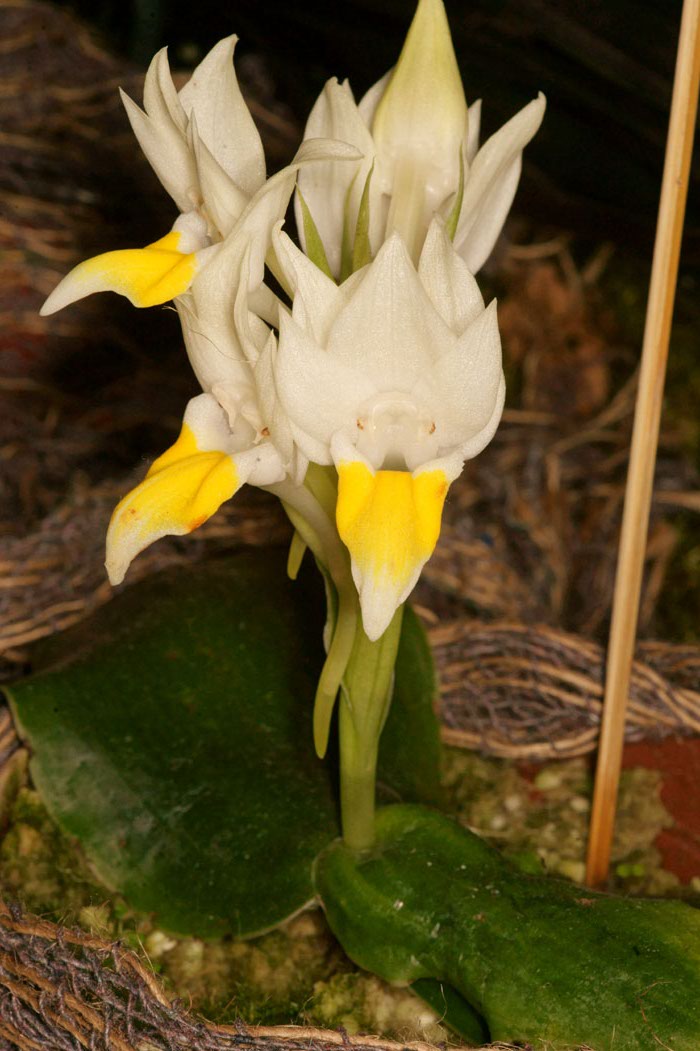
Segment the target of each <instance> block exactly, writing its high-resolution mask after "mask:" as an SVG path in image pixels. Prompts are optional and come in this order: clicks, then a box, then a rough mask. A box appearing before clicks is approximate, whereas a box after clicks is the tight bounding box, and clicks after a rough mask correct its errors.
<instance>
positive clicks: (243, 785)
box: [9, 552, 337, 937]
mask: <svg viewBox="0 0 700 1051" xmlns="http://www.w3.org/2000/svg"><path fill="white" fill-rule="evenodd" d="M317 612H318V604H317V603H316V602H315V601H313V600H312V596H310V595H309V592H308V590H304V589H302V588H298V587H297V588H295V585H293V584H292V583H290V582H288V581H287V580H286V577H285V572H284V558H283V555H282V553H281V552H280V553H279V554H278V553H277V552H274V553H272V554H270V553H269V552H268V553H265V554H264V555H261V554H257V553H256V554H246V555H245V557H242V556H238V557H233V558H229V559H227V560H223V561H217V562H215V563H211V564H209V565H207V566H198V567H197V568H195V569H192V570H189V569H183V570H176V571H168V572H164V573H160V574H158V575H156V576H154V577H151V578H149V579H148V580H146V581H144V582H143V583H141V584H137V585H135V586H134V587H132V588H130V589H128V590H127V591H125V592H123V593H122V594H121V595H118V596H117V597H116V598H115V599H114V600H113V601H112V602H111V603H109V605H107V606H105V607H104V608H103V609H101V610H99V611H98V613H97V614H95V616H94V617H92V618H91V619H90V620H89V621H86V622H84V623H83V624H81V625H79V626H78V627H76V628H75V629H73V630H70V631H67V632H65V633H64V634H62V635H61V636H57V637H55V638H54V639H53V640H51V642H50V643H49V644H46V645H45V646H43V647H42V648H41V650H40V651H39V653H38V654H37V662H38V664H39V666H40V667H41V666H43V667H45V668H46V669H47V670H46V671H42V670H39V671H37V672H36V673H35V674H34V676H33V677H32V678H31V679H29V680H26V681H25V682H23V683H19V684H17V685H15V686H14V687H12V690H11V691H9V692H10V699H11V701H12V706H13V710H14V713H15V716H16V719H17V723H18V726H19V729H20V732H21V734H22V736H24V737H25V738H26V739H27V740H28V742H29V744H30V746H31V749H32V752H33V757H32V760H31V767H30V769H31V774H32V777H33V779H34V782H35V784H36V786H37V788H38V789H39V791H40V793H41V795H42V797H43V799H44V802H45V803H46V805H47V807H48V809H49V811H50V813H51V814H52V816H53V817H54V819H55V820H56V821H57V822H58V823H59V824H60V825H61V827H62V828H63V829H64V830H65V831H66V832H68V833H69V834H72V835H74V836H76V837H77V838H78V840H79V841H80V843H81V845H82V846H83V849H84V850H85V852H86V854H87V856H88V858H89V860H90V861H91V863H92V865H93V867H94V869H95V871H96V873H97V875H98V877H99V878H100V879H101V880H102V881H103V882H104V883H105V884H106V885H107V886H108V887H110V888H112V889H114V890H118V891H119V892H121V893H122V894H123V895H124V896H125V898H126V899H127V901H128V902H129V903H130V904H131V905H132V906H134V907H135V908H137V909H139V910H142V911H145V912H152V913H154V916H155V920H156V922H157V923H158V925H159V926H161V927H162V928H164V929H166V930H170V931H173V932H177V933H190V934H197V935H200V936H204V937H208V936H215V935H220V934H226V933H234V934H239V935H246V934H252V933H254V932H257V931H261V930H264V929H266V928H268V927H271V926H273V925H275V924H277V923H279V922H280V921H281V920H283V919H284V918H285V917H286V916H288V915H289V914H290V913H292V912H294V911H295V910H297V909H299V908H300V907H301V906H303V905H304V904H305V903H306V902H307V901H308V900H309V899H311V898H312V897H313V892H312V889H311V881H310V876H309V869H310V865H311V862H312V860H313V858H314V856H315V855H316V853H317V852H318V850H319V849H320V848H321V847H322V846H324V845H325V844H326V843H327V842H328V841H329V840H330V839H332V838H333V837H334V836H335V835H337V818H336V806H335V801H334V797H333V791H332V786H331V771H330V770H329V769H328V766H327V765H326V766H324V765H323V764H321V763H319V762H318V761H317V760H316V758H315V756H314V754H313V748H312V744H311V718H310V717H311V703H310V702H311V699H312V698H313V693H314V685H315V677H316V675H317V673H318V668H319V666H320V661H321V650H320V636H321V624H320V622H319V619H318V616H317ZM310 624H311V625H313V627H311V628H310ZM314 629H315V630H314Z"/></svg>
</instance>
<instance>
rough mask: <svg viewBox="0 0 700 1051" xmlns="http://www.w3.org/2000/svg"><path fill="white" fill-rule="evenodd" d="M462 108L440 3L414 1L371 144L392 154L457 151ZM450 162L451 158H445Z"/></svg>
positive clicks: (464, 114)
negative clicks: (407, 147)
mask: <svg viewBox="0 0 700 1051" xmlns="http://www.w3.org/2000/svg"><path fill="white" fill-rule="evenodd" d="M466 119H467V102H466V99H465V96H464V88H463V86H462V78H461V76H460V72H459V66H458V65H457V58H456V56H455V52H454V47H453V46H452V37H451V35H450V27H449V24H448V21H447V15H446V13H445V7H444V4H443V3H442V0H419V4H418V7H417V9H416V13H415V15H414V18H413V21H412V23H411V26H410V28H409V30H408V34H407V36H406V40H405V43H404V46H403V50H402V51H401V56H400V58H399V61H398V63H397V65H396V69H395V70H394V73H393V75H392V77H391V79H390V81H389V84H388V86H387V89H386V91H385V92H384V95H383V96H382V98H381V100H380V102H379V105H378V106H377V110H376V113H375V116H374V121H373V128H372V130H373V133H374V137H375V140H377V141H381V142H382V143H383V144H384V145H386V146H387V147H388V148H390V149H391V148H393V149H397V148H400V147H401V146H402V144H410V142H411V140H415V143H416V146H417V147H419V148H422V150H425V149H426V145H428V144H430V147H431V150H432V152H433V153H434V152H435V150H437V151H438V152H439V153H440V154H442V151H443V150H447V151H450V152H451V153H452V154H453V155H454V156H456V155H457V151H458V150H459V148H460V147H461V143H462V140H463V138H464V132H465V126H466ZM450 160H451V161H453V162H454V157H451V158H450Z"/></svg>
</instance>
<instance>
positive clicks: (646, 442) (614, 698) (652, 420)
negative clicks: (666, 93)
mask: <svg viewBox="0 0 700 1051" xmlns="http://www.w3.org/2000/svg"><path fill="white" fill-rule="evenodd" d="M699 80H700V0H685V2H684V4H683V16H682V19H681V28H680V36H679V41H678V56H677V59H676V71H675V76H674V82H673V99H672V101H671V116H670V120H669V129H668V139H667V142H666V157H665V160H664V174H663V182H662V184H661V197H660V201H659V214H658V219H657V226H656V241H655V244H654V257H653V262H652V269H651V280H650V283H649V300H648V303H647V313H646V321H645V328H644V341H643V345H642V360H641V367H640V372H639V389H638V392H637V404H636V408H635V415H634V427H633V432H632V446H631V451H630V462H629V470H628V474H627V488H626V492H625V508H624V513H623V516H622V532H621V536H620V548H619V555H618V563H617V573H616V576H615V593H614V598H613V610H612V621H611V625H610V638H609V642H608V659H607V668H606V678H605V697H604V707H603V719H602V725H601V734H600V744H599V748H598V764H597V768H596V777H595V787H594V793H593V809H592V812H591V824H590V831H589V840H588V863H587V869H586V880H587V882H588V884H589V885H591V886H595V885H596V884H600V883H602V882H603V881H604V880H605V879H606V878H607V875H608V868H609V865H610V849H611V844H612V836H613V829H614V823H615V809H616V805H617V790H618V785H619V781H620V765H621V763H622V746H623V740H624V727H625V711H626V707H627V694H628V691H629V681H630V674H631V669H632V658H633V654H634V643H635V637H636V633H637V617H638V612H639V596H640V591H641V583H642V571H643V567H644V554H645V550H646V541H647V531H648V525H649V508H650V504H651V492H652V485H653V480H654V465H655V462H656V449H657V445H658V439H659V423H660V419H661V404H662V400H663V390H664V378H665V375H666V359H667V357H668V342H669V336H670V331H671V318H672V315H673V302H674V298H675V291H676V278H677V275H678V258H679V255H680V246H681V236H682V233H683V218H684V215H685V201H686V196H687V192H688V173H689V169H690V160H691V154H692V148H693V133H694V131H695V118H696V113H697V104H698V83H699Z"/></svg>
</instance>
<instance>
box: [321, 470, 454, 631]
mask: <svg viewBox="0 0 700 1051" xmlns="http://www.w3.org/2000/svg"><path fill="white" fill-rule="evenodd" d="M337 466H338V504H337V508H336V522H337V526H338V532H339V534H340V537H341V539H342V541H343V543H344V544H345V545H346V547H347V548H348V550H349V552H350V557H351V561H352V573H353V578H354V580H355V585H356V587H357V590H358V594H359V597H360V607H361V609H362V622H363V626H364V629H365V632H366V634H367V636H368V637H369V638H370V639H373V640H374V639H378V638H379V636H380V635H382V634H383V632H384V631H385V630H386V628H387V627H388V625H389V623H390V621H391V618H392V617H393V615H394V612H395V611H396V609H397V608H398V607H399V606H400V605H401V603H402V602H405V600H406V599H407V598H408V595H409V594H410V592H411V591H412V590H413V588H414V586H415V584H416V581H417V580H418V577H419V575H420V571H421V569H422V568H423V566H424V565H425V563H426V562H427V561H428V559H429V558H430V556H431V555H432V553H433V551H434V550H435V545H436V543H437V540H438V537H439V535H440V523H441V519H442V508H443V505H444V502H445V496H446V495H447V490H448V487H449V484H450V481H452V478H453V477H454V472H451V471H447V470H445V469H443V468H441V467H438V466H437V465H435V466H432V467H431V466H430V465H428V468H427V469H423V468H422V469H420V470H418V471H415V472H413V473H411V472H409V471H384V470H379V471H374V470H373V469H372V468H371V467H370V466H369V464H368V463H367V462H366V461H361V460H349V459H348V460H340V462H339V463H338V464H337Z"/></svg>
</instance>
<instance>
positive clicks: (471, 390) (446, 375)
mask: <svg viewBox="0 0 700 1051" xmlns="http://www.w3.org/2000/svg"><path fill="white" fill-rule="evenodd" d="M502 376H503V373H502V368H501V339H500V335H499V332H498V318H497V314H496V302H495V300H494V301H493V302H492V303H490V304H489V306H488V307H487V309H486V310H485V311H483V312H482V313H481V314H480V315H479V317H478V318H477V319H476V320H475V321H473V322H472V323H471V325H470V326H469V327H468V328H467V329H466V331H465V332H464V334H463V335H462V336H461V338H460V340H459V343H458V344H457V346H456V347H455V348H454V349H453V350H451V351H449V352H448V353H447V354H444V355H443V356H442V357H441V358H440V359H439V360H438V361H437V362H436V363H435V364H434V365H433V368H432V370H431V372H430V375H429V376H428V377H426V381H427V382H426V385H425V386H422V385H421V386H422V391H421V393H422V394H423V396H424V398H425V400H426V401H428V400H429V399H430V400H431V401H432V405H431V409H432V413H433V415H434V418H435V424H436V432H435V437H436V438H437V440H438V442H439V447H440V448H441V449H448V448H450V447H455V446H462V445H464V443H465V442H468V441H471V439H472V438H474V437H475V436H476V435H477V434H479V433H481V432H482V431H483V429H484V428H485V427H486V426H487V425H488V424H489V422H490V421H491V419H492V417H493V413H494V407H495V405H496V403H497V401H498V392H499V386H500V383H501V380H502ZM428 384H429V386H430V388H432V393H431V394H429V393H428Z"/></svg>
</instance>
